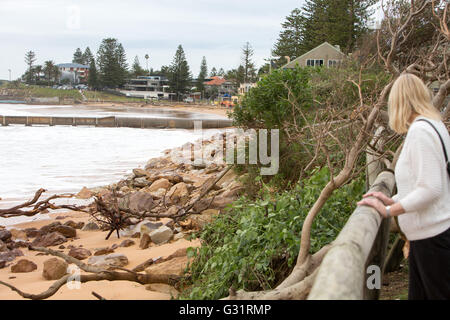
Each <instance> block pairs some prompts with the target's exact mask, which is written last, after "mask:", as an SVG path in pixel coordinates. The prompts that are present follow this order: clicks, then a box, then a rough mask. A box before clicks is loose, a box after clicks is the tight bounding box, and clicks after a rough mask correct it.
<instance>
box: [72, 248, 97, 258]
mask: <svg viewBox="0 0 450 320" xmlns="http://www.w3.org/2000/svg"><path fill="white" fill-rule="evenodd" d="M91 255H92V253H91V252H90V251H89V250H88V249H85V248H73V249H70V251H69V256H71V257H74V258H75V259H78V260H84V259H87V258H89V257H90V256H91Z"/></svg>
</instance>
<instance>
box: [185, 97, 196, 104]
mask: <svg viewBox="0 0 450 320" xmlns="http://www.w3.org/2000/svg"><path fill="white" fill-rule="evenodd" d="M183 102H186V103H192V102H194V99H193V98H191V97H187V98H185V99H184V100H183Z"/></svg>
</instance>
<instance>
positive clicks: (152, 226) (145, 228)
mask: <svg viewBox="0 0 450 320" xmlns="http://www.w3.org/2000/svg"><path fill="white" fill-rule="evenodd" d="M162 225H163V224H162V222H156V223H155V222H149V221H147V222H145V223H142V224H141V225H140V226H139V227H140V229H139V232H140V233H141V236H142V235H143V234H145V233H147V234H150V233H152V232H153V231H155V230H156V229H158V228H160V227H161V226H162Z"/></svg>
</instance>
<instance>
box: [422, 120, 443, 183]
mask: <svg viewBox="0 0 450 320" xmlns="http://www.w3.org/2000/svg"><path fill="white" fill-rule="evenodd" d="M417 121H425V122H427V123H428V124H429V125H430V126H431V127H432V128H433V129H434V131H436V133H437V135H438V137H439V140H441V145H442V150H443V151H444V157H445V163H446V164H447V172H448V175H449V177H450V162H448V155H447V150H446V149H445V144H444V140H442V137H441V135H440V134H439V131H438V130H437V129H436V127H435V126H434V125H433V124H432V123H431V122H430V121H428V120H426V119H417Z"/></svg>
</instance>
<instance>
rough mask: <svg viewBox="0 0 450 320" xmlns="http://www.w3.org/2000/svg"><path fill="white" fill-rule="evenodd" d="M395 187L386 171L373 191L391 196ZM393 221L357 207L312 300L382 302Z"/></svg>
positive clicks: (322, 271)
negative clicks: (379, 299)
mask: <svg viewBox="0 0 450 320" xmlns="http://www.w3.org/2000/svg"><path fill="white" fill-rule="evenodd" d="M394 186H395V179H394V174H393V173H391V172H389V171H383V172H381V173H380V174H379V175H378V176H377V178H376V180H375V182H374V183H373V184H372V186H371V188H370V191H380V192H383V193H384V194H385V195H387V196H391V195H392V192H393V190H394ZM389 220H390V219H381V217H380V215H379V213H378V212H377V211H376V210H375V209H373V208H370V207H367V206H362V207H357V208H356V209H355V211H354V212H353V214H352V215H351V216H350V218H349V220H348V221H347V223H346V224H345V226H344V228H343V229H342V230H341V232H340V233H339V235H338V237H337V238H336V240H335V241H334V242H333V244H332V247H331V249H330V250H329V251H328V253H327V254H326V256H325V257H324V259H323V261H322V264H321V266H320V269H319V271H318V274H317V277H316V280H315V283H314V285H313V287H312V289H311V292H310V294H309V296H308V299H309V300H344V299H378V297H379V286H380V284H381V277H382V274H383V264H384V259H385V256H386V251H387V244H388V238H389V223H390V221H389ZM377 277H378V279H377ZM368 280H369V281H368ZM368 282H370V283H369V285H368Z"/></svg>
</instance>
